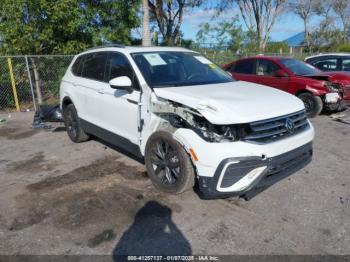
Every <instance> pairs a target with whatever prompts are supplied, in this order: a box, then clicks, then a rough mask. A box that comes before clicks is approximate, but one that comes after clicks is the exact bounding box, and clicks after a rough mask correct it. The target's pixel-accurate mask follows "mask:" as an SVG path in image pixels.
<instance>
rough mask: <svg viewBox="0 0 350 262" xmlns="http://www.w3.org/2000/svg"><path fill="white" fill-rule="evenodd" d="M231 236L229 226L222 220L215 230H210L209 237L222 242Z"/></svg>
mask: <svg viewBox="0 0 350 262" xmlns="http://www.w3.org/2000/svg"><path fill="white" fill-rule="evenodd" d="M231 236H232V234H231ZM229 237H230V233H229V228H228V227H227V226H226V225H225V224H224V223H222V222H221V223H219V224H218V225H217V226H215V228H214V229H213V230H211V231H209V232H208V239H209V240H211V241H213V242H218V243H222V242H225V240H226V239H228V238H229Z"/></svg>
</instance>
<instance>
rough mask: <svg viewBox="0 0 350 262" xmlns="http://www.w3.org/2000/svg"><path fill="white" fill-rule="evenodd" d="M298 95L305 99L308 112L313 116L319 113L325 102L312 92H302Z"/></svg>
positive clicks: (302, 99) (308, 114) (309, 115)
mask: <svg viewBox="0 0 350 262" xmlns="http://www.w3.org/2000/svg"><path fill="white" fill-rule="evenodd" d="M298 97H299V98H300V99H301V101H303V103H304V105H305V110H306V114H307V116H308V117H310V118H312V117H315V116H317V115H319V114H320V113H321V111H322V109H323V102H322V99H321V97H319V96H314V95H313V94H310V93H301V94H299V95H298Z"/></svg>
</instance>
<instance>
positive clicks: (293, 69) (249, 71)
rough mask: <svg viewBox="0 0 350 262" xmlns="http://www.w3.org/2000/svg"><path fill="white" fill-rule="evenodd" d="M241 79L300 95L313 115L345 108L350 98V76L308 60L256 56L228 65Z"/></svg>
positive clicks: (233, 74)
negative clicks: (317, 66)
mask: <svg viewBox="0 0 350 262" xmlns="http://www.w3.org/2000/svg"><path fill="white" fill-rule="evenodd" d="M224 69H225V70H226V71H228V72H230V73H231V75H232V77H233V78H235V79H237V80H242V81H248V82H254V83H258V84H262V85H266V86H271V87H275V88H278V89H281V90H283V91H286V92H288V93H291V94H294V95H296V96H298V97H299V98H300V99H301V100H302V101H303V102H304V104H305V108H306V111H307V114H308V116H309V117H314V116H316V115H318V114H319V113H320V112H321V111H322V109H324V108H325V109H328V110H341V109H343V108H344V99H347V100H350V95H349V93H350V75H348V74H344V73H339V72H322V71H320V70H319V69H317V68H315V67H314V66H311V65H309V64H307V63H305V62H302V61H299V60H296V59H293V58H287V57H266V56H256V57H249V58H243V59H240V60H238V61H234V62H232V63H229V64H227V65H225V66H224Z"/></svg>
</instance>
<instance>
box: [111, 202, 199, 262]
mask: <svg viewBox="0 0 350 262" xmlns="http://www.w3.org/2000/svg"><path fill="white" fill-rule="evenodd" d="M191 254H192V249H191V245H190V243H189V241H188V240H187V239H186V238H185V236H184V235H183V234H182V233H181V231H180V230H179V228H178V227H177V226H176V225H175V223H174V222H173V221H172V210H171V209H170V208H169V207H168V206H166V205H162V204H160V203H158V202H157V201H148V202H147V203H146V204H145V205H144V206H143V207H142V208H141V209H140V210H139V211H138V212H137V214H136V216H135V219H134V222H133V224H132V225H131V226H130V227H129V229H128V230H127V231H125V233H124V234H123V236H122V237H121V239H120V240H119V242H118V243H117V245H116V246H115V248H114V250H113V259H114V261H118V262H119V261H129V260H128V258H127V256H130V255H131V256H137V255H143V256H145V255H183V256H186V255H191Z"/></svg>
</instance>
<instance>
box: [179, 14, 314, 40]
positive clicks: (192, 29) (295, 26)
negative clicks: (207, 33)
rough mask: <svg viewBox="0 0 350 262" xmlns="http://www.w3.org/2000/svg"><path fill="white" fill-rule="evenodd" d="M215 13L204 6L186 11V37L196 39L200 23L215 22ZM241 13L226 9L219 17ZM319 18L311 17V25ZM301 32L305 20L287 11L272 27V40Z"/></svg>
mask: <svg viewBox="0 0 350 262" xmlns="http://www.w3.org/2000/svg"><path fill="white" fill-rule="evenodd" d="M213 14H214V11H213V10H206V9H204V8H197V9H195V10H193V11H191V12H190V13H185V16H184V20H183V23H182V27H181V31H182V32H183V34H184V38H185V39H193V40H195V39H196V33H197V32H198V30H199V25H200V24H201V23H203V22H210V21H212V22H214V21H213V20H211V19H212V17H213ZM238 14H239V10H237V9H236V10H234V9H230V10H227V11H224V12H223V13H221V14H220V16H219V17H218V18H217V19H218V20H216V21H219V20H228V19H230V18H233V17H235V16H236V15H238ZM316 20H317V19H316V18H314V19H311V21H310V25H311V27H312V25H314V24H315V23H316V22H317V21H316ZM240 22H241V24H242V26H243V29H245V26H244V22H243V20H242V19H241V18H240ZM300 32H304V25H303V20H301V19H300V18H299V17H298V16H296V15H294V14H292V13H287V14H284V15H283V16H282V17H281V18H280V19H279V20H278V21H276V23H275V25H274V27H273V28H272V31H271V35H270V38H271V40H272V41H283V40H285V39H287V38H289V37H291V36H293V35H296V34H298V33H300Z"/></svg>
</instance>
